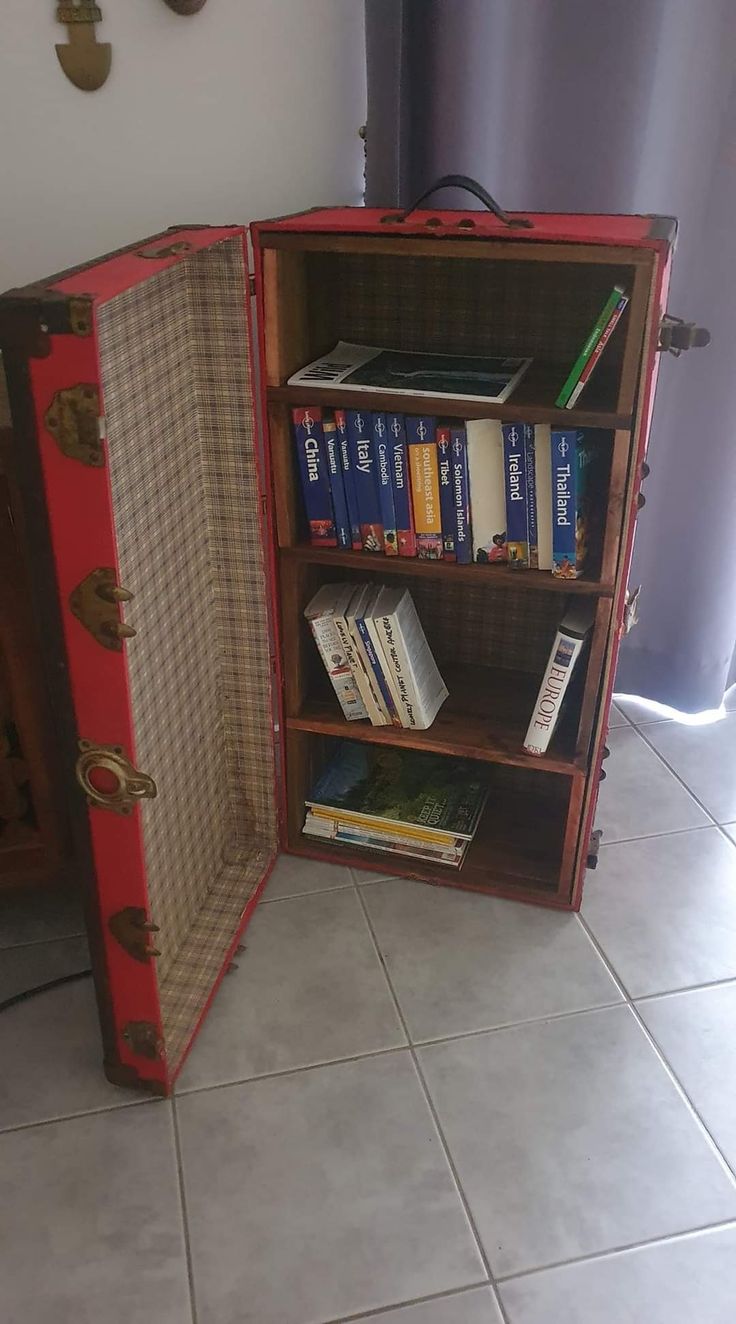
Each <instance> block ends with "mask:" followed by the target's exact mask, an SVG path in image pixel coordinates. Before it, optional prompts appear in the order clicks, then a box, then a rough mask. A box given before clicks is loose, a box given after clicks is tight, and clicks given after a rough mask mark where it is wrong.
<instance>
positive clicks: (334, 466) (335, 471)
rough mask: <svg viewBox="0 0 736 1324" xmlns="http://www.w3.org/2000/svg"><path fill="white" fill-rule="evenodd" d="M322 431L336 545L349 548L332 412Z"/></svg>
mask: <svg viewBox="0 0 736 1324" xmlns="http://www.w3.org/2000/svg"><path fill="white" fill-rule="evenodd" d="M322 431H323V433H324V439H325V452H326V454H327V473H328V475H329V479H330V492H331V494H332V509H333V512H334V515H335V533H336V536H337V545H338V547H343V548H346V549H349V548H350V547H351V546H352V538H351V533H350V518H349V516H348V505H347V501H346V499H345V480H344V478H343V471H342V459H341V458H340V443H339V438H338V433H337V427H336V425H335V419H334V417H333V416H332V414H328V413H326V414H325V416H324V418H323V420H322Z"/></svg>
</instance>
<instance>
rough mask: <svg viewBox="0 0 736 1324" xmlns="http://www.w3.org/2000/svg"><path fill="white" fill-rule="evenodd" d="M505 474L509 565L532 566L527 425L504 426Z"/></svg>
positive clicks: (512, 424) (510, 424)
mask: <svg viewBox="0 0 736 1324" xmlns="http://www.w3.org/2000/svg"><path fill="white" fill-rule="evenodd" d="M502 431H503V475H504V489H505V492H506V544H507V547H508V557H509V564H510V565H515V566H528V565H529V520H528V515H527V505H526V502H527V496H526V487H527V479H526V452H525V449H524V425H523V424H522V423H504V425H503V429H502Z"/></svg>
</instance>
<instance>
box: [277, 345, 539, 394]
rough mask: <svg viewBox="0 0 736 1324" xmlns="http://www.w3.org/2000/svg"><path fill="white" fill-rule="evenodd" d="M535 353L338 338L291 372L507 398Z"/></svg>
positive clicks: (383, 387)
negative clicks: (452, 350)
mask: <svg viewBox="0 0 736 1324" xmlns="http://www.w3.org/2000/svg"><path fill="white" fill-rule="evenodd" d="M530 363H531V359H523V358H510V357H509V358H505V357H501V356H493V355H472V354H423V353H416V352H409V351H407V350H399V349H381V348H378V347H376V346H375V345H354V344H352V343H350V342H349V341H346V340H340V341H338V343H337V345H335V348H334V349H333V350H330V352H329V354H323V355H322V357H321V358H319V359H315V360H314V362H313V363H308V364H307V365H306V367H304V368H300V369H299V371H298V372H295V373H294V374H293V375H292V376H291V377H290V378H289V382H288V384H289V386H317V387H319V388H320V389H321V390H340V389H343V388H347V389H348V390H350V391H370V392H371V393H372V394H374V395H375V394H380V393H381V392H384V391H385V392H400V393H401V395H415V396H417V397H420V396H437V395H448V396H452V397H453V398H454V399H456V400H470V401H477V402H480V403H483V402H485V403H494V404H503V402H504V401H505V400H508V398H509V396H510V395H511V394H512V392H513V391H514V390H515V389H516V387H517V385H518V383H519V382H520V381H521V379H522V377H523V375H524V373H525V372H526V370H527V368H528V367H529V364H530Z"/></svg>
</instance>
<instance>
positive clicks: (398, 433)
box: [386, 414, 417, 556]
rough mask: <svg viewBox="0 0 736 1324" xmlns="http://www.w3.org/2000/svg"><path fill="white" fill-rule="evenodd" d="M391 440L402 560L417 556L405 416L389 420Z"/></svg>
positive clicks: (398, 536) (395, 416)
mask: <svg viewBox="0 0 736 1324" xmlns="http://www.w3.org/2000/svg"><path fill="white" fill-rule="evenodd" d="M386 424H387V427H388V432H389V436H390V438H391V486H392V489H393V499H394V515H395V518H396V538H397V542H398V548H399V556H416V554H417V539H416V534H415V532H414V512H413V510H412V501H411V487H410V484H409V464H408V456H407V451H406V428H405V426H404V418H403V415H402V414H388V415H387V417H386Z"/></svg>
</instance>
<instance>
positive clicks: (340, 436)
mask: <svg viewBox="0 0 736 1324" xmlns="http://www.w3.org/2000/svg"><path fill="white" fill-rule="evenodd" d="M335 427H336V428H337V440H338V447H339V450H340V459H341V461H342V478H343V484H344V486H345V502H346V505H347V508H348V521H349V523H350V544H351V547H352V549H353V551H354V552H360V551H362V548H363V539H362V538H361V536H360V515H359V514H358V491H357V488H356V486H355V472H354V470H353V466H352V464H351V462H350V450H349V447H348V425H347V419H346V418H345V410H344V409H336V410H335Z"/></svg>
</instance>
